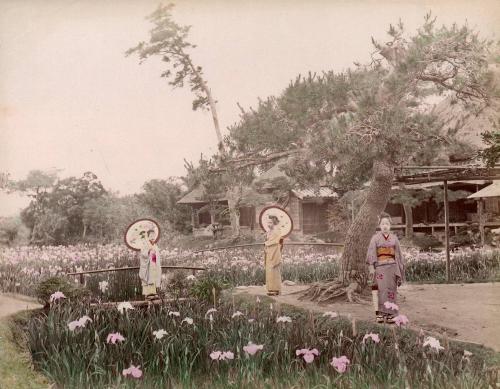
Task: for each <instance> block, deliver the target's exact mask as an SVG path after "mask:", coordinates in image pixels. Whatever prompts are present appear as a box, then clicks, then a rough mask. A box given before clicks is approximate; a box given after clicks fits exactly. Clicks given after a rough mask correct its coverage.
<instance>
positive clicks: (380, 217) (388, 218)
mask: <svg viewBox="0 0 500 389" xmlns="http://www.w3.org/2000/svg"><path fill="white" fill-rule="evenodd" d="M383 219H387V220H388V221H389V223H390V224H392V219H391V215H388V214H386V213H385V214H382V215H380V216H379V218H378V224H380V223H382V220H383Z"/></svg>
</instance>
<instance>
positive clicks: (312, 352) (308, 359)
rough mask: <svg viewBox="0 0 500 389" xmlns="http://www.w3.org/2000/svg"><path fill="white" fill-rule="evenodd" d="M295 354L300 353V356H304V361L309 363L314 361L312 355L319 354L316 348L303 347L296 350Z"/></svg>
mask: <svg viewBox="0 0 500 389" xmlns="http://www.w3.org/2000/svg"><path fill="white" fill-rule="evenodd" d="M295 355H297V356H299V355H302V358H304V361H306V363H311V362H313V361H314V357H315V356H318V355H319V351H318V349H316V348H313V349H308V348H303V349H300V350H296V351H295Z"/></svg>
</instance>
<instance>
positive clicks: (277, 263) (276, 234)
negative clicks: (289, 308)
mask: <svg viewBox="0 0 500 389" xmlns="http://www.w3.org/2000/svg"><path fill="white" fill-rule="evenodd" d="M278 223H279V219H278V217H277V216H274V215H269V220H268V222H267V226H268V228H269V230H268V231H267V233H266V241H265V242H264V245H265V247H264V265H265V269H266V288H267V294H268V295H269V296H275V295H279V294H281V262H282V258H281V251H282V249H283V234H282V232H281V231H280V228H279V227H278Z"/></svg>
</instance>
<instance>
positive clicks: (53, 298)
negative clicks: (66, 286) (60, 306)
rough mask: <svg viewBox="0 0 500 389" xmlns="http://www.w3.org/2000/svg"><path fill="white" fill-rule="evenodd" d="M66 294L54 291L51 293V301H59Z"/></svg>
mask: <svg viewBox="0 0 500 389" xmlns="http://www.w3.org/2000/svg"><path fill="white" fill-rule="evenodd" d="M65 298H66V296H65V295H64V293H63V292H60V291H57V292H54V293H52V294H51V295H50V302H51V303H53V302H54V301H57V300H59V299H65Z"/></svg>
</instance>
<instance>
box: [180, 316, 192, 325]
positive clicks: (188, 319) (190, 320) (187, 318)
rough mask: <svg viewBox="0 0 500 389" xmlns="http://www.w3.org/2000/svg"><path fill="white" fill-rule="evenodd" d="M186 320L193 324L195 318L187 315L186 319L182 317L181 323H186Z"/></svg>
mask: <svg viewBox="0 0 500 389" xmlns="http://www.w3.org/2000/svg"><path fill="white" fill-rule="evenodd" d="M184 322H186V323H188V324H191V325H192V324H193V319H191V318H190V317H185V318H184V319H182V321H181V324H182V323H184Z"/></svg>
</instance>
